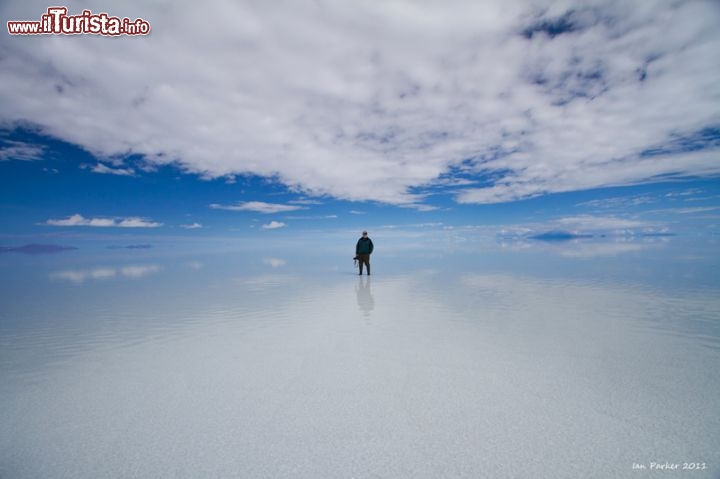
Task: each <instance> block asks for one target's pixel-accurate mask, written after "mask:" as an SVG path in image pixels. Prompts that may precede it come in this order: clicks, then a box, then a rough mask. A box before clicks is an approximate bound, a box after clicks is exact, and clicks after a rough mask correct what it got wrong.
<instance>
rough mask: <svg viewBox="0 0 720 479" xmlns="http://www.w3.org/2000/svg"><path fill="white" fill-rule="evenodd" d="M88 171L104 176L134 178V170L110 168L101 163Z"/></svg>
mask: <svg viewBox="0 0 720 479" xmlns="http://www.w3.org/2000/svg"><path fill="white" fill-rule="evenodd" d="M90 171H92V172H93V173H100V174H104V175H118V176H135V170H133V169H132V168H110V167H109V166H107V165H103V164H102V163H98V164H97V165H95V166H93V167H92V168H91V169H90Z"/></svg>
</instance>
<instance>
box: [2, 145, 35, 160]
mask: <svg viewBox="0 0 720 479" xmlns="http://www.w3.org/2000/svg"><path fill="white" fill-rule="evenodd" d="M44 150H45V149H44V148H43V147H42V146H40V145H33V144H31V143H25V142H22V141H12V140H4V141H3V142H2V144H0V161H10V160H19V161H35V160H41V159H42V157H43V152H44Z"/></svg>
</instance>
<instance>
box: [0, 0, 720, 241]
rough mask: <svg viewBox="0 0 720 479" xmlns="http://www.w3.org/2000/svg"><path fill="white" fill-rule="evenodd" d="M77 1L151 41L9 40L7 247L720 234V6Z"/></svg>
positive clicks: (0, 94) (5, 61) (33, 5)
mask: <svg viewBox="0 0 720 479" xmlns="http://www.w3.org/2000/svg"><path fill="white" fill-rule="evenodd" d="M48 6H49V5H48V4H43V3H41V2H38V1H35V0H32V1H23V2H20V1H13V2H4V3H3V5H2V6H0V13H2V18H3V19H5V20H6V21H7V20H37V19H39V18H40V16H41V15H42V13H44V12H45V10H46V9H47V7H48ZM66 6H67V7H68V10H69V12H70V13H75V14H77V13H80V12H81V11H82V9H83V8H89V9H91V10H92V11H93V12H102V11H107V13H108V14H110V15H117V16H128V17H130V18H138V17H142V18H143V19H145V20H146V21H148V22H150V24H151V25H152V33H151V34H150V35H148V36H143V37H118V38H108V37H101V36H93V35H76V36H55V35H40V36H34V37H31V36H11V35H9V34H3V35H2V37H1V38H0V50H1V51H2V56H0V63H1V64H2V68H0V82H2V84H3V85H4V87H3V89H2V91H0V102H2V105H3V108H2V109H1V110H0V191H1V192H0V198H1V199H2V201H1V203H0V222H2V225H3V226H2V229H0V241H2V243H3V244H5V245H17V244H21V243H27V242H37V241H49V240H50V239H53V240H54V241H61V242H62V241H64V242H72V240H73V239H74V238H85V239H91V238H102V239H105V240H107V239H108V238H110V239H112V238H113V236H114V235H117V236H118V237H127V235H128V234H129V232H132V235H133V238H138V237H143V236H146V237H147V238H149V239H152V238H160V237H188V238H194V237H210V236H212V237H225V236H226V237H252V238H259V239H261V240H262V239H263V238H267V237H270V236H271V235H275V237H277V236H292V235H298V234H300V233H301V232H302V233H308V234H313V235H317V234H319V233H330V232H332V233H333V234H339V235H343V234H348V235H350V236H351V237H353V236H354V235H356V234H357V233H358V232H359V231H360V230H362V229H371V231H372V233H373V234H375V235H376V236H377V235H379V234H380V235H382V234H383V232H391V231H392V232H394V234H397V232H398V231H405V232H412V231H434V232H444V233H447V232H482V233H483V234H485V235H486V236H488V237H493V238H518V237H519V238H525V237H530V236H533V235H537V234H542V233H545V232H548V231H563V232H570V233H572V234H594V235H610V236H622V237H628V236H638V235H663V234H685V235H687V234H694V235H697V234H700V235H705V236H712V237H716V236H717V232H718V225H719V224H720V179H719V177H720V114H719V113H718V112H720V63H718V62H716V61H709V59H712V58H717V52H718V51H720V30H718V29H717V25H718V22H719V21H720V5H718V3H717V2H715V1H710V0H708V1H687V2H674V1H673V2H670V1H660V0H658V1H653V2H613V1H604V0H598V1H591V2H577V1H565V2H543V1H512V2H506V1H497V2H494V1H492V2H482V3H479V2H464V1H460V0H455V1H451V2H426V3H422V4H421V3H418V2H406V1H395V2H375V3H372V2H371V3H368V4H364V5H358V4H357V2H349V1H344V0H337V1H326V2H322V1H317V2H293V3H292V4H283V5H282V6H281V5H280V4H274V3H272V2H265V3H256V2H232V1H229V0H213V1H211V2H205V3H203V4H202V7H200V5H199V4H196V3H195V2H185V1H180V2H174V3H173V8H171V9H168V8H167V6H166V5H164V4H163V3H161V2H145V1H143V2H140V1H129V2H123V4H122V5H117V6H113V7H112V8H110V7H108V5H107V4H106V3H103V2H77V1H76V2H69V3H67V4H66ZM111 10H112V11H111ZM388 234H389V233H388ZM330 237H334V236H332V235H331V236H330Z"/></svg>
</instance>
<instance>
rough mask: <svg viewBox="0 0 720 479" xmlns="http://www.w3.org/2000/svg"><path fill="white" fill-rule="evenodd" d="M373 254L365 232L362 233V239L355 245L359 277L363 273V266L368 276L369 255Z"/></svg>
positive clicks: (370, 242)
mask: <svg viewBox="0 0 720 479" xmlns="http://www.w3.org/2000/svg"><path fill="white" fill-rule="evenodd" d="M372 252H373V242H372V240H371V239H370V238H368V234H367V231H363V232H362V237H361V238H360V239H359V240H358V242H357V245H355V257H356V258H357V260H358V263H359V264H360V276H362V272H363V264H364V265H365V266H367V274H368V276H370V255H371V254H372Z"/></svg>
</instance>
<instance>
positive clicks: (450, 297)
mask: <svg viewBox="0 0 720 479" xmlns="http://www.w3.org/2000/svg"><path fill="white" fill-rule="evenodd" d="M68 254H69V255H70V256H68V255H65V254H64V253H63V256H60V255H58V256H53V257H52V258H50V257H43V258H34V257H33V258H26V257H20V256H13V257H8V256H3V257H2V258H1V259H0V266H1V267H2V270H3V275H2V277H3V278H4V279H3V288H2V291H3V292H2V301H3V307H2V311H1V312H0V341H1V343H0V346H1V349H0V365H1V367H2V369H1V371H0V375H1V381H0V423H1V424H2V425H3V426H2V428H1V429H0V477H3V478H6V477H7V478H36V477H55V478H74V479H77V478H97V477H143V478H144V477H147V478H164V477H167V478H170V477H172V478H179V477H187V478H195V477H271V478H275V477H308V478H311V477H312V478H317V477H328V478H336V477H412V478H418V477H427V478H436V477H473V478H474V477H494V478H505V477H507V478H511V477H540V478H577V477H597V478H607V477H655V476H656V475H657V474H660V473H662V474H663V477H666V476H670V477H693V478H696V477H697V478H701V477H702V478H711V477H717V476H718V473H720V453H719V452H718V451H720V433H719V432H718V431H720V377H719V376H718V374H717V371H718V370H720V324H719V323H720V295H718V294H717V293H718V289H719V288H718V286H719V285H718V284H717V282H716V280H715V276H714V274H715V273H714V272H713V270H712V267H714V266H716V265H715V264H714V263H712V260H710V263H708V258H710V256H706V257H705V258H704V259H703V258H700V259H698V258H694V257H693V258H690V257H689V256H687V255H685V256H682V255H673V254H670V255H667V254H666V255H660V256H652V255H648V254H646V255H645V256H643V255H641V254H637V255H635V256H633V257H631V258H627V257H625V258H622V257H620V258H618V257H616V256H611V257H610V258H609V259H608V258H607V257H604V258H601V259H600V260H597V261H590V260H588V259H587V257H578V256H577V255H567V256H563V257H562V258H561V257H559V256H558V257H553V256H552V255H551V254H549V253H548V252H539V253H538V254H534V255H532V254H527V253H518V252H509V253H505V254H504V255H497V254H493V255H486V256H482V255H480V256H478V255H474V256H473V255H458V254H448V255H445V256H444V257H442V258H434V259H431V258H422V257H418V258H395V259H392V258H387V260H386V261H384V260H383V259H381V258H382V257H381V256H379V257H378V258H376V259H374V262H373V268H374V269H373V273H374V275H373V276H371V277H367V276H362V277H358V276H357V275H356V274H355V272H354V270H353V269H352V267H351V264H345V263H344V262H343V263H341V262H338V261H335V260H324V261H318V260H317V259H313V260H307V261H304V260H303V261H298V260H297V258H299V256H297V255H294V256H292V258H295V261H293V260H290V259H283V258H281V257H279V256H278V255H277V254H273V253H272V252H267V253H266V254H263V253H257V254H247V253H242V254H241V253H237V254H233V253H228V254H224V255H216V256H209V255H208V256H207V257H200V256H197V255H195V256H174V257H173V256H165V257H162V256H157V257H155V256H153V253H152V252H142V253H137V254H136V253H133V254H136V256H132V255H130V254H128V253H122V254H119V253H118V254H116V255H114V256H112V255H111V256H107V255H106V254H105V255H99V256H93V257H87V256H83V255H82V253H80V252H71V253H68ZM523 254H524V255H525V256H522V255H523ZM518 255H520V256H518ZM659 257H663V258H665V259H664V260H663V261H665V262H664V263H663V262H662V261H661V262H658V261H659V259H658V258H659ZM714 261H715V262H717V261H716V260H714ZM348 263H349V262H348ZM311 264H312V266H310V265H311ZM708 264H709V266H708ZM701 265H705V266H701ZM708 268H710V269H708ZM673 278H674V280H673ZM666 463H667V464H668V465H669V466H670V467H672V466H673V465H677V467H678V469H664V470H662V471H660V470H659V469H658V468H659V467H661V466H664V465H665V464H666ZM685 463H687V464H688V465H690V464H692V465H693V466H692V467H694V468H695V470H692V471H690V470H688V469H685V470H683V467H686V466H685ZM687 467H690V466H687ZM697 469H700V470H697Z"/></svg>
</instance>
